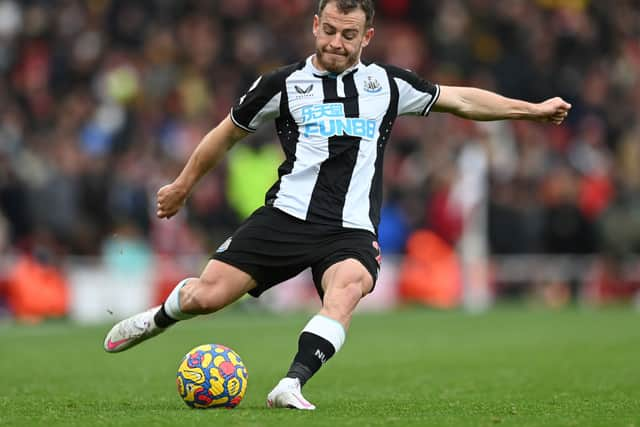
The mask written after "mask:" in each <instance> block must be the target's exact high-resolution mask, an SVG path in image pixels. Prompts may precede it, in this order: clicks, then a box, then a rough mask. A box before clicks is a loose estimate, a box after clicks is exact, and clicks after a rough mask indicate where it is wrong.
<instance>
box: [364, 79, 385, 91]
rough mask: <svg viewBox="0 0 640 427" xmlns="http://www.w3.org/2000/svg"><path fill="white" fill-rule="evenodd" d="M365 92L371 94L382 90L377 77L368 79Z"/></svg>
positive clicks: (365, 83) (365, 82)
mask: <svg viewBox="0 0 640 427" xmlns="http://www.w3.org/2000/svg"><path fill="white" fill-rule="evenodd" d="M364 90H365V91H366V92H369V93H377V92H380V91H381V90H382V85H381V84H380V82H379V81H378V80H377V79H376V78H375V77H371V76H369V77H367V80H365V81H364Z"/></svg>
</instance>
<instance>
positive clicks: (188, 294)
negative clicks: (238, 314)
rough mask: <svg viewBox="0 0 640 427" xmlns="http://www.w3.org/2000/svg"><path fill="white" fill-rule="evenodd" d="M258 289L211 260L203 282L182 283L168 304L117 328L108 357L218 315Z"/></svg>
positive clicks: (241, 275) (106, 346)
mask: <svg viewBox="0 0 640 427" xmlns="http://www.w3.org/2000/svg"><path fill="white" fill-rule="evenodd" d="M255 286H256V282H255V281H254V280H253V279H252V278H251V276H250V275H248V274H247V273H245V272H244V271H241V270H239V269H238V268H236V267H233V266H231V265H229V264H226V263H224V262H221V261H217V260H211V261H209V263H208V264H207V266H206V267H205V269H204V271H203V272H202V275H201V276H200V277H199V278H190V279H184V280H183V281H181V282H180V283H178V285H176V287H175V288H174V289H173V291H172V292H171V294H170V295H169V297H168V298H167V299H166V301H165V302H164V304H162V305H160V306H157V307H154V308H151V309H149V310H147V311H144V312H142V313H138V314H136V315H133V316H131V317H129V318H127V319H124V320H122V321H120V322H118V323H117V324H116V325H114V326H113V328H111V330H110V331H109V333H108V334H107V336H106V337H105V340H104V350H105V351H106V352H108V353H118V352H120V351H124V350H127V349H129V348H131V347H133V346H135V345H137V344H139V343H141V342H142V341H145V340H147V339H149V338H151V337H154V336H156V335H158V334H160V333H162V332H164V331H165V330H166V329H167V328H168V327H169V326H171V325H173V324H174V323H176V322H178V321H180V320H186V319H190V318H192V317H195V316H197V315H199V314H208V313H213V312H215V311H218V310H220V309H221V308H224V307H226V306H227V305H229V304H231V303H232V302H234V301H236V300H237V299H238V298H240V297H241V296H242V295H244V294H246V293H247V292H249V291H250V290H251V289H253V288H254V287H255Z"/></svg>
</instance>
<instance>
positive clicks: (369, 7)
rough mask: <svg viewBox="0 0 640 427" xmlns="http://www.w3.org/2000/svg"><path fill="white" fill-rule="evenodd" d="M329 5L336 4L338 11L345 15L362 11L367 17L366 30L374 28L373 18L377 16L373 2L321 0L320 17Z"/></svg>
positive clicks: (371, 0)
mask: <svg viewBox="0 0 640 427" xmlns="http://www.w3.org/2000/svg"><path fill="white" fill-rule="evenodd" d="M329 3H335V4H336V7H337V8H338V10H339V11H340V12H342V13H344V14H347V13H349V12H351V11H352V10H353V9H358V8H360V9H362V11H363V12H364V15H365V18H366V19H365V24H364V26H365V28H371V27H372V26H373V17H374V15H375V14H376V11H375V9H374V8H373V0H320V4H319V5H318V16H320V15H321V14H322V11H323V10H324V8H325V7H326V6H327V5H328V4H329Z"/></svg>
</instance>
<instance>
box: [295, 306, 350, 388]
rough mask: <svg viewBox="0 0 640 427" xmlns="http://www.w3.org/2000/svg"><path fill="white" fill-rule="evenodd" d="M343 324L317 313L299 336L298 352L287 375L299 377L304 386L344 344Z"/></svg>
mask: <svg viewBox="0 0 640 427" xmlns="http://www.w3.org/2000/svg"><path fill="white" fill-rule="evenodd" d="M345 337H346V334H345V331H344V328H343V327H342V324H340V322H338V321H337V320H333V319H331V318H329V317H326V316H323V315H320V314H318V315H315V316H314V317H313V318H312V319H311V320H310V321H309V323H307V325H306V326H305V327H304V329H303V330H302V332H301V333H300V337H299V338H298V353H297V354H296V356H295V357H294V359H293V362H292V363H291V367H290V368H289V372H287V377H289V378H298V379H299V380H300V385H301V386H303V385H304V384H305V383H306V382H307V381H308V380H309V378H311V377H312V376H313V375H314V374H315V373H316V372H318V370H319V369H320V368H321V367H322V365H324V364H325V363H326V362H327V361H328V360H329V359H330V358H331V356H333V355H334V354H335V353H337V352H338V350H340V348H341V347H342V344H344V340H345Z"/></svg>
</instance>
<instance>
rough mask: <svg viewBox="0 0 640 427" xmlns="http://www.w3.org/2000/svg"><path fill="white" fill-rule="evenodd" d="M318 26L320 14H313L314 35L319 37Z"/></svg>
mask: <svg viewBox="0 0 640 427" xmlns="http://www.w3.org/2000/svg"><path fill="white" fill-rule="evenodd" d="M318 28H320V18H319V17H318V15H313V35H314V37H318Z"/></svg>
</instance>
